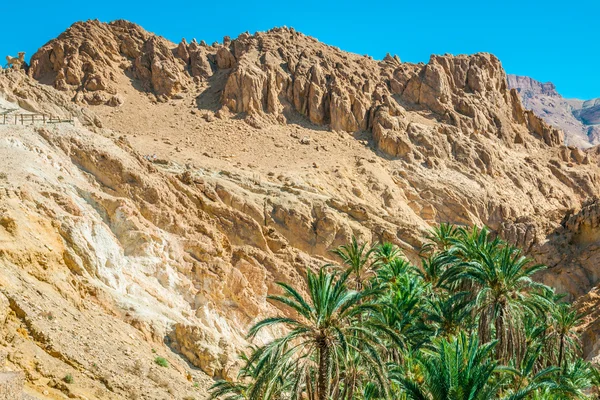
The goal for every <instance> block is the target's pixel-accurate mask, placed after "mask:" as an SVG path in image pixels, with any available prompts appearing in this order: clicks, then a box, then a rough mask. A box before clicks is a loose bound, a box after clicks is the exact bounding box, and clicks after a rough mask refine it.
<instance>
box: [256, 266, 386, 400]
mask: <svg viewBox="0 0 600 400" xmlns="http://www.w3.org/2000/svg"><path fill="white" fill-rule="evenodd" d="M348 275H349V274H348V273H345V274H341V275H340V274H338V273H336V272H332V273H328V272H326V270H325V268H322V269H321V270H320V271H319V272H318V273H316V274H315V273H312V272H310V271H309V272H308V281H307V283H308V298H304V297H303V296H302V295H301V294H300V293H299V292H298V291H297V290H296V289H294V288H293V287H291V286H290V285H288V284H285V283H279V286H280V287H281V288H282V289H283V292H284V294H283V295H281V296H279V295H278V296H269V298H270V299H271V300H272V301H275V302H277V303H280V304H282V305H284V306H287V307H290V308H291V309H292V310H293V311H295V313H297V316H295V317H286V316H278V317H273V318H267V319H264V320H262V321H260V322H259V323H257V324H256V325H254V326H253V327H252V328H251V329H250V332H249V335H248V337H249V338H254V337H255V336H256V334H257V333H258V332H259V331H261V330H263V329H265V328H269V327H273V326H275V325H282V326H284V327H285V328H286V329H287V333H286V334H285V335H283V336H282V337H280V338H278V339H275V340H273V341H272V342H270V343H268V344H266V345H265V346H264V347H262V348H261V351H260V352H259V355H258V357H256V358H257V360H256V361H257V370H258V371H257V373H256V375H257V381H258V382H261V384H260V385H257V387H256V388H255V390H256V392H259V391H260V390H263V389H262V388H261V387H260V386H261V385H263V384H267V385H268V382H270V381H269V379H268V375H269V374H271V373H272V372H273V371H280V373H281V374H284V371H288V372H289V373H290V379H291V380H292V381H293V382H294V383H293V387H294V388H295V389H294V391H295V394H294V395H295V396H296V397H297V398H302V396H304V395H306V396H308V397H309V398H314V399H318V400H327V399H328V398H329V397H330V396H331V395H332V392H333V390H332V388H333V389H337V388H339V381H340V374H341V371H342V369H343V367H344V362H345V355H347V353H348V351H349V349H352V350H353V351H354V352H355V354H356V355H357V356H358V357H359V358H360V362H361V363H362V364H363V365H370V366H371V367H372V368H376V369H379V373H378V376H380V377H382V378H381V381H382V383H383V384H384V383H385V382H383V376H384V375H385V374H384V373H383V369H384V368H385V365H384V362H383V360H381V359H380V358H379V356H378V353H380V352H382V351H383V350H382V348H380V349H378V347H379V346H381V344H382V342H381V340H380V338H379V337H378V336H377V335H376V333H375V332H374V330H373V329H372V328H370V326H369V319H368V318H364V319H363V318H361V316H364V315H365V314H368V312H370V311H372V312H378V311H379V310H378V308H377V305H375V304H374V303H373V302H371V301H370V297H371V295H372V293H371V292H369V291H360V292H359V291H354V290H350V289H348V288H347V285H346V281H347V279H348ZM290 369H292V371H291V372H290ZM263 376H267V378H265V379H262V378H263ZM263 382H264V383H263Z"/></svg>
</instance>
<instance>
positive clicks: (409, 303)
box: [212, 224, 600, 400]
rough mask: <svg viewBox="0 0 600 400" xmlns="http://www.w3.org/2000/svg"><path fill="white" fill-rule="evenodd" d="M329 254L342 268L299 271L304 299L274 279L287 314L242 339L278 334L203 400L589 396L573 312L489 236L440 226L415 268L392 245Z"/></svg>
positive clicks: (589, 379)
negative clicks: (304, 278) (304, 284)
mask: <svg viewBox="0 0 600 400" xmlns="http://www.w3.org/2000/svg"><path fill="white" fill-rule="evenodd" d="M334 253H335V254H337V255H338V256H339V257H340V260H341V261H342V263H343V266H335V265H325V266H323V267H322V268H321V269H320V270H319V271H317V272H311V271H308V274H307V290H306V292H305V293H306V294H304V292H301V291H298V290H297V289H296V288H294V287H292V286H290V285H287V284H285V283H279V286H280V288H281V295H277V296H270V300H271V301H272V302H274V304H278V305H281V306H285V308H286V309H288V310H292V312H290V313H288V314H287V316H285V315H280V316H274V317H271V318H267V319H265V320H263V321H260V322H259V323H257V324H256V325H255V326H253V327H252V328H251V329H250V332H249V334H248V337H249V338H250V339H253V338H254V337H255V336H256V335H257V334H258V333H259V332H262V331H267V330H269V329H270V328H275V327H277V328H281V327H283V328H285V329H283V330H281V329H275V330H270V331H269V333H271V334H272V332H285V333H284V334H283V335H281V336H279V337H276V338H275V339H273V340H272V341H271V342H269V343H266V344H265V345H262V346H259V347H252V348H251V349H250V352H249V354H248V355H246V354H243V355H242V359H243V361H244V364H245V366H244V368H243V369H242V370H241V371H240V375H239V378H238V380H237V381H235V382H228V381H224V380H222V381H219V382H217V383H216V384H215V385H214V386H213V388H212V398H221V399H229V400H241V399H251V400H263V399H264V400H266V399H272V400H280V399H308V400H329V399H336V400H337V399H342V400H350V399H362V400H367V399H368V400H375V399H402V400H489V399H503V400H519V399H531V400H558V399H591V398H593V397H591V396H592V394H591V393H593V389H594V385H595V384H596V382H598V377H599V376H600V374H599V373H598V371H597V370H595V369H594V368H593V367H592V366H591V365H590V364H589V363H587V362H585V361H583V360H582V359H581V356H582V354H581V349H580V345H579V338H578V336H577V333H576V330H575V329H576V327H577V326H578V324H579V323H580V320H581V316H580V315H578V313H577V312H576V310H574V309H572V307H571V306H570V305H569V304H567V303H564V302H562V301H561V296H559V295H557V294H555V293H554V290H553V289H551V288H549V287H548V286H545V285H542V284H540V283H538V282H535V281H534V280H533V278H532V277H533V275H534V274H535V273H536V272H537V271H539V270H541V269H542V268H544V267H543V266H541V265H535V264H533V263H532V262H531V260H529V259H528V258H526V257H524V256H523V254H522V252H521V251H520V250H519V249H517V248H515V247H514V246H511V245H509V244H507V243H505V242H503V241H502V240H499V239H497V238H494V237H493V235H491V234H490V233H489V232H488V231H487V230H486V229H479V228H472V229H467V228H459V227H455V226H452V225H446V224H442V225H440V226H439V227H437V228H435V229H434V230H433V232H432V233H431V235H430V236H429V237H428V242H427V244H426V245H425V246H424V247H423V249H422V251H421V261H420V266H418V267H417V266H414V265H412V264H411V263H410V262H408V261H407V260H405V259H404V258H403V256H402V253H401V252H400V250H399V249H398V248H397V247H395V246H393V245H391V244H389V243H384V244H380V245H377V246H375V247H373V248H369V247H368V246H366V245H365V244H361V243H359V242H358V241H357V240H356V239H354V238H353V240H352V242H351V243H350V244H348V245H346V246H342V247H340V248H338V249H336V250H335V251H334ZM282 309H283V308H282ZM265 333H267V332H265Z"/></svg>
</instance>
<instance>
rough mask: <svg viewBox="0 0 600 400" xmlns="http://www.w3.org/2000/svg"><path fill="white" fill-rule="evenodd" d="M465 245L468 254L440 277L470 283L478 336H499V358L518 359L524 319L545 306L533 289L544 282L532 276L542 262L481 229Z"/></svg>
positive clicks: (523, 337)
mask: <svg viewBox="0 0 600 400" xmlns="http://www.w3.org/2000/svg"><path fill="white" fill-rule="evenodd" d="M473 242H475V243H477V245H474V246H473V245H472V243H473ZM464 247H466V248H467V249H468V250H467V251H465V252H464V253H462V255H463V256H464V257H468V258H465V261H463V262H460V263H457V264H454V265H452V266H451V267H450V268H448V270H447V271H446V273H445V274H444V276H443V277H442V278H441V279H442V280H443V281H447V282H449V283H461V282H468V283H470V285H471V286H472V288H473V292H474V293H476V295H475V297H474V305H473V311H474V315H475V316H477V318H478V327H479V330H478V331H479V337H480V339H481V340H482V341H490V340H492V339H497V340H498V346H497V348H496V351H497V355H498V358H499V360H500V361H502V362H508V361H509V360H510V359H511V358H513V357H516V358H517V360H518V361H520V360H521V357H522V356H523V354H524V351H525V346H526V340H525V336H524V329H523V321H524V319H525V318H530V317H533V316H534V315H535V314H536V313H537V312H539V311H540V310H542V309H543V308H544V307H547V304H546V300H545V298H544V297H542V296H537V295H535V293H533V291H534V290H535V289H539V288H540V287H542V286H543V285H541V284H538V283H536V282H534V281H533V279H532V275H533V274H535V273H536V272H538V271H540V270H542V269H543V268H545V266H543V265H539V264H536V265H532V264H531V260H530V259H528V258H526V257H524V256H523V255H522V254H521V251H520V250H518V249H516V248H515V247H513V246H509V245H506V244H503V243H502V242H501V241H496V240H492V241H490V240H488V239H486V238H483V237H481V231H479V232H478V233H477V234H473V235H471V237H470V238H469V239H468V243H467V245H465V246H464ZM470 260H472V261H470Z"/></svg>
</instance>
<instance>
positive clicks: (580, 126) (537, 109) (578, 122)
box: [508, 75, 600, 148]
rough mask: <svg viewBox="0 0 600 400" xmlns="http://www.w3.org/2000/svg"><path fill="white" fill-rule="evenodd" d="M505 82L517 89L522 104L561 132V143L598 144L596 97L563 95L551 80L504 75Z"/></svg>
mask: <svg viewBox="0 0 600 400" xmlns="http://www.w3.org/2000/svg"><path fill="white" fill-rule="evenodd" d="M508 86H509V87H510V88H514V89H516V90H517V92H519V95H520V97H521V100H522V102H523V105H524V106H525V108H526V109H528V110H532V111H533V112H534V113H535V114H536V115H538V116H540V117H541V118H543V119H544V121H546V122H547V123H549V124H551V125H553V126H555V127H557V128H560V129H562V130H563V131H564V132H565V143H566V144H567V145H574V146H578V147H581V148H587V147H590V146H593V145H597V144H600V98H598V99H593V100H587V101H583V100H576V99H565V98H563V97H562V96H561V95H560V94H559V93H558V92H557V91H556V87H555V86H554V84H552V83H551V82H547V83H541V82H538V81H536V80H534V79H531V78H529V77H526V76H517V75H508Z"/></svg>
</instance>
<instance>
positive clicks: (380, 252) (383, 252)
mask: <svg viewBox="0 0 600 400" xmlns="http://www.w3.org/2000/svg"><path fill="white" fill-rule="evenodd" d="M401 256H402V251H400V249H399V248H398V246H396V245H395V244H393V243H389V242H384V243H381V244H379V245H377V246H375V247H374V258H375V264H377V265H382V264H389V263H390V262H392V261H393V260H395V259H397V258H399V257H401Z"/></svg>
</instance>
